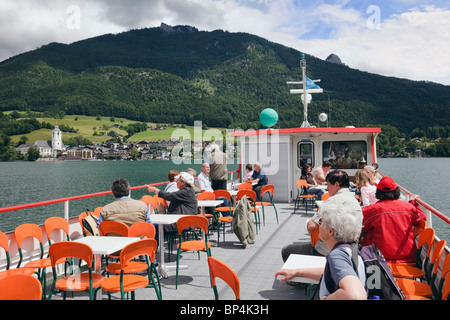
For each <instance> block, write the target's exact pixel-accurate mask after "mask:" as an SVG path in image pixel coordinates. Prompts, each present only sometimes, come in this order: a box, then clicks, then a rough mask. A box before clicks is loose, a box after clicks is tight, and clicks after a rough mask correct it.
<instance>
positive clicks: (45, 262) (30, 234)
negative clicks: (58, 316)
mask: <svg viewBox="0 0 450 320" xmlns="http://www.w3.org/2000/svg"><path fill="white" fill-rule="evenodd" d="M14 233H15V236H16V240H17V247H18V249H19V256H20V259H19V263H18V264H17V268H20V265H21V264H22V261H23V252H22V242H23V240H25V239H27V238H35V239H37V240H38V241H39V247H40V250H41V255H40V258H39V259H38V260H33V261H30V262H28V263H27V264H25V268H33V269H35V270H37V271H36V274H37V276H38V278H39V280H40V281H41V283H42V287H43V288H46V278H47V275H46V273H45V269H46V268H48V267H51V266H52V264H51V261H50V258H44V245H43V244H42V230H41V228H40V227H39V226H38V225H37V224H33V223H25V224H22V225H20V226H18V227H17V228H16V230H15V232H14ZM65 262H66V259H60V260H58V261H57V264H63V263H65ZM43 294H44V295H43V299H45V292H44V293H43Z"/></svg>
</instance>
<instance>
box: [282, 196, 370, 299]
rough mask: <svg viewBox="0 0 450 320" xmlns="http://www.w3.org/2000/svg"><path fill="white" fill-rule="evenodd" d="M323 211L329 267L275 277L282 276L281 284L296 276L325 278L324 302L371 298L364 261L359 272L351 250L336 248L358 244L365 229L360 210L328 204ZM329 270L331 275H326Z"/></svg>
mask: <svg viewBox="0 0 450 320" xmlns="http://www.w3.org/2000/svg"><path fill="white" fill-rule="evenodd" d="M321 211H322V221H321V223H320V226H319V238H320V239H321V240H322V241H324V242H325V243H326V244H327V246H328V248H329V249H330V254H329V255H328V256H327V262H326V265H325V268H299V269H282V270H280V271H278V272H277V273H276V274H275V277H278V276H281V277H282V278H281V279H280V280H281V281H289V280H291V279H292V278H294V277H306V278H310V279H314V280H320V278H321V277H322V275H323V277H324V278H323V279H322V281H321V282H320V288H319V296H320V299H322V300H334V299H336V300H365V299H367V292H366V289H365V283H366V273H365V267H364V262H363V260H362V258H361V257H360V256H358V267H357V270H358V272H355V269H354V268H353V263H352V250H351V248H348V247H337V246H336V245H337V244H339V243H346V244H351V243H353V242H356V241H358V238H359V236H360V233H361V227H362V216H361V214H360V211H359V210H357V208H355V207H352V206H351V205H338V204H332V205H328V206H326V207H324V208H322V209H321ZM327 269H328V270H329V272H324V271H325V270H327ZM329 282H331V283H333V285H332V288H328V286H327V285H326V283H329ZM330 287H331V286H330Z"/></svg>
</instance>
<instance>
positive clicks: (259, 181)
mask: <svg viewBox="0 0 450 320" xmlns="http://www.w3.org/2000/svg"><path fill="white" fill-rule="evenodd" d="M261 167H262V164H261V162H256V163H255V165H254V166H253V168H254V170H253V175H252V179H251V180H252V182H256V184H255V185H254V186H253V187H252V189H253V191H255V193H256V201H261V189H262V187H264V186H265V185H267V176H266V173H265V172H264V170H262V169H261Z"/></svg>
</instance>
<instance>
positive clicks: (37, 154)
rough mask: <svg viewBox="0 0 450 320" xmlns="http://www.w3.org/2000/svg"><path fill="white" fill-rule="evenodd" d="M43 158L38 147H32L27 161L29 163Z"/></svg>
mask: <svg viewBox="0 0 450 320" xmlns="http://www.w3.org/2000/svg"><path fill="white" fill-rule="evenodd" d="M40 156H41V154H40V152H39V148H38V147H36V146H31V147H30V148H29V149H28V152H27V160H28V161H36V160H37V159H39V157H40Z"/></svg>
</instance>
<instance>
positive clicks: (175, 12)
mask: <svg viewBox="0 0 450 320" xmlns="http://www.w3.org/2000/svg"><path fill="white" fill-rule="evenodd" d="M370 2H371V1H365V0H364V1H363V2H360V1H358V2H357V1H349V0H336V1H333V2H331V1H324V0H319V1H313V2H311V1H302V0H276V1H275V0H129V1H123V0H95V1H94V0H58V1H55V0H40V1H34V0H2V1H1V2H0V60H3V59H6V58H8V57H10V56H12V55H16V54H19V53H21V52H24V51H28V50H33V49H35V48H37V47H40V46H41V45H44V44H47V43H49V42H62V43H71V42H74V41H77V40H81V39H85V38H89V37H93V36H98V35H101V34H105V33H117V32H122V31H126V30H129V29H134V28H144V27H156V26H159V25H160V23H161V22H164V23H167V24H169V25H191V26H195V27H197V28H198V29H200V30H209V31H211V30H215V29H223V30H228V31H230V32H247V33H251V34H255V35H258V36H261V37H264V38H267V39H269V40H270V41H273V42H277V43H281V44H284V45H286V46H289V47H293V48H295V49H297V50H299V51H301V52H305V53H308V54H312V55H314V56H316V57H318V58H321V59H325V58H326V57H327V56H328V55H329V54H331V53H335V54H337V55H339V57H340V58H341V59H342V61H343V62H344V63H346V64H347V65H349V66H350V67H352V68H357V69H360V70H365V71H369V72H374V73H379V74H383V75H389V76H396V77H404V78H409V79H414V80H430V81H436V82H440V83H445V84H448V85H450V66H448V65H447V60H448V57H449V56H450V52H449V51H450V47H449V46H450V31H449V30H450V28H449V22H448V21H450V10H448V9H443V8H444V7H445V6H444V5H440V6H441V7H437V6H433V5H429V6H420V3H423V2H419V1H418V0H396V1H384V2H380V4H379V6H380V7H381V14H382V19H381V20H380V21H379V22H380V28H379V29H376V28H368V26H367V21H368V19H369V18H370V17H371V13H367V12H366V8H367V7H368V6H369V5H370ZM365 3H367V6H366V5H365ZM432 3H433V2H432ZM434 3H436V2H434ZM400 5H402V6H405V7H404V8H408V9H409V10H406V9H402V10H400V9H399V8H400V7H399V6H400ZM416 5H417V6H418V7H414V6H416ZM70 6H76V7H78V8H79V12H80V16H79V20H77V21H78V22H79V24H80V25H79V28H70V23H73V22H74V20H70V19H73V18H74V17H73V14H71V13H69V12H68V11H67V9H68V8H69V7H70ZM356 6H359V7H356ZM394 6H395V10H393V11H390V10H392V8H393V7H394ZM410 6H411V7H410ZM390 12H401V13H399V14H396V15H391V16H387V14H390ZM68 20H70V21H69V25H68ZM72 27H73V24H72Z"/></svg>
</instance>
